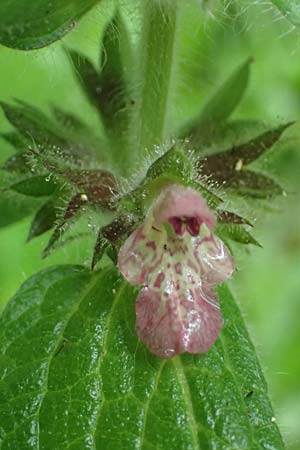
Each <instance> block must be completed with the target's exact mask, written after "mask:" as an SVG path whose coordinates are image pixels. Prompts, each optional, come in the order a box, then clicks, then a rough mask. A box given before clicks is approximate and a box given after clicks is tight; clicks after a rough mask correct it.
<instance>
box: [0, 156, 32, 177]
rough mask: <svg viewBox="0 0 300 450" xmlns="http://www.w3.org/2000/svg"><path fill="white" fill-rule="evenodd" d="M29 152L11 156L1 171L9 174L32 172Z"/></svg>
mask: <svg viewBox="0 0 300 450" xmlns="http://www.w3.org/2000/svg"><path fill="white" fill-rule="evenodd" d="M28 157H29V153H28V152H26V151H25V152H19V153H16V154H14V155H12V156H10V157H9V158H8V159H7V160H6V161H5V162H4V163H3V164H2V166H1V169H5V170H7V171H8V172H17V173H28V172H30V162H29V158H28Z"/></svg>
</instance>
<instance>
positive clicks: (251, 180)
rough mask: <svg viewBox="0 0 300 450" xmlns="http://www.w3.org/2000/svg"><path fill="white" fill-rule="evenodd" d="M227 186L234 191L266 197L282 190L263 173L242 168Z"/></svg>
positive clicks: (280, 193)
mask: <svg viewBox="0 0 300 450" xmlns="http://www.w3.org/2000/svg"><path fill="white" fill-rule="evenodd" d="M228 186H230V187H231V188H232V189H234V192H236V193H238V194H241V195H246V196H249V197H255V198H268V197H274V196H275V195H282V194H283V193H284V190H283V189H282V187H281V186H280V185H279V184H278V183H276V181H275V180H273V179H272V178H270V177H268V176H267V175H264V174H263V173H258V172H253V171H252V170H242V171H240V172H238V173H237V174H236V175H235V176H234V178H232V179H231V180H230V181H229V183H228Z"/></svg>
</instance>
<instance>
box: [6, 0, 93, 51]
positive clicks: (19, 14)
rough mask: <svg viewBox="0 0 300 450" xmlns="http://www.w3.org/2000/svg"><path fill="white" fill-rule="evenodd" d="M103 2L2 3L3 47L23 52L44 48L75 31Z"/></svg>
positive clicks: (19, 0)
mask: <svg viewBox="0 0 300 450" xmlns="http://www.w3.org/2000/svg"><path fill="white" fill-rule="evenodd" d="M99 1H100V0H64V1H61V0H52V1H51V2H50V1H49V0H35V1H32V2H31V1H30V2H28V1H27V0H1V3H0V17H1V22H0V43H1V44H4V45H7V46H8V47H13V48H18V49H20V50H30V49H33V48H39V47H45V46H46V45H49V44H51V43H52V42H54V41H56V40H57V39H60V38H61V37H62V36H63V35H64V34H66V33H68V32H69V31H70V30H72V29H74V27H75V26H76V21H77V19H79V18H80V17H81V16H82V15H83V14H84V13H86V12H87V11H88V10H89V9H90V8H92V7H93V6H94V5H95V4H96V3H98V2H99Z"/></svg>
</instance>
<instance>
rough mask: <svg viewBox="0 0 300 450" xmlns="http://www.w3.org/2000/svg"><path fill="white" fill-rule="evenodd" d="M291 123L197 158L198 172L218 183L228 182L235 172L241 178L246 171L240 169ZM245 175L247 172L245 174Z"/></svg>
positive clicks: (265, 149) (271, 142)
mask: <svg viewBox="0 0 300 450" xmlns="http://www.w3.org/2000/svg"><path fill="white" fill-rule="evenodd" d="M292 124H293V122H289V123H287V124H284V125H280V126H279V127H277V128H274V129H271V130H268V131H266V132H265V133H263V134H260V135H259V136H257V137H255V138H254V139H251V140H250V141H248V142H246V143H243V144H240V145H238V146H237V147H233V148H231V149H230V150H226V151H223V152H219V153H215V154H213V155H208V156H207V157H205V158H202V159H199V162H198V168H199V172H200V174H201V175H206V176H209V177H211V178H212V179H213V180H214V181H217V182H219V183H223V182H228V181H230V180H231V179H233V178H235V177H236V176H237V174H238V176H239V177H240V178H242V177H243V175H244V174H245V173H246V171H242V170H241V169H242V168H243V167H244V166H246V165H248V164H250V163H251V162H253V161H255V160H256V159H257V158H259V157H260V156H261V155H262V154H263V153H265V152H266V151H267V150H269V149H271V148H272V147H273V145H274V144H276V142H277V141H278V140H279V139H280V137H281V135H282V133H283V132H284V131H285V130H286V129H287V128H288V127H290V126H291V125H292ZM246 176H247V174H245V177H246Z"/></svg>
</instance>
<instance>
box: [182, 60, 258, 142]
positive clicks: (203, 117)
mask: <svg viewBox="0 0 300 450" xmlns="http://www.w3.org/2000/svg"><path fill="white" fill-rule="evenodd" d="M251 63H252V59H251V58H249V59H247V61H245V62H244V63H243V64H242V65H241V66H240V67H238V68H237V69H236V70H235V71H234V72H233V73H232V74H231V76H230V77H229V78H228V79H227V80H226V81H225V83H224V84H223V85H222V86H221V87H220V88H219V89H218V90H217V91H216V93H215V94H214V95H213V96H212V97H211V99H210V100H209V101H208V102H207V103H206V105H205V106H204V107H203V109H202V111H201V113H200V115H199V117H196V118H195V119H193V120H192V121H191V122H190V123H189V124H187V125H186V126H185V128H184V131H183V132H181V135H182V136H183V137H186V136H188V137H189V139H190V140H191V141H192V142H194V141H196V140H197V138H196V136H197V135H199V134H200V135H201V134H202V129H204V130H205V133H206V132H207V130H206V129H207V127H208V126H210V124H213V123H214V122H215V123H220V122H223V121H225V120H226V119H228V118H229V116H230V115H231V114H232V112H233V111H234V110H235V108H236V107H237V105H238V104H239V103H240V101H241V99H242V97H243V95H244V93H245V90H246V88H247V85H248V79H249V73H250V64H251Z"/></svg>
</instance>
